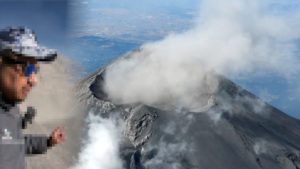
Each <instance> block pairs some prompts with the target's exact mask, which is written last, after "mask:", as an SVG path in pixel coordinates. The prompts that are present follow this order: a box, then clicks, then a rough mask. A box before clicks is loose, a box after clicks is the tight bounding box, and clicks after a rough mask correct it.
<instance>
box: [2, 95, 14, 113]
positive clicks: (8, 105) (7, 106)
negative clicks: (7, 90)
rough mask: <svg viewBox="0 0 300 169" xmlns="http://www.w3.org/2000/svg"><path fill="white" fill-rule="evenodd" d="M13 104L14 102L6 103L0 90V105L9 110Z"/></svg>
mask: <svg viewBox="0 0 300 169" xmlns="http://www.w3.org/2000/svg"><path fill="white" fill-rule="evenodd" d="M14 106H15V103H8V102H6V101H5V100H4V99H3V97H2V92H0V107H1V109H3V110H5V111H9V110H10V109H11V108H13V107H14Z"/></svg>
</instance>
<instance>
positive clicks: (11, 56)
mask: <svg viewBox="0 0 300 169" xmlns="http://www.w3.org/2000/svg"><path fill="white" fill-rule="evenodd" d="M56 57H57V53H56V52H55V51H54V50H49V49H46V48H44V47H41V46H39V45H38V44H37V39H36V36H35V34H34V33H33V32H32V31H31V30H29V29H27V28H22V27H17V28H8V29H3V30H0V168H1V169H25V168H26V166H25V158H24V157H25V154H41V153H45V152H46V150H47V148H49V147H52V146H55V145H57V144H60V143H62V142H63V141H64V140H65V135H64V133H63V132H62V129H63V128H62V127H58V128H57V129H55V130H54V131H53V132H52V134H51V136H50V137H48V136H35V135H25V136H24V135H23V134H22V131H21V128H22V118H21V115H20V111H19V108H18V106H17V104H18V103H20V102H22V101H23V100H24V99H25V98H26V96H27V95H28V93H29V92H30V90H31V88H32V87H33V86H34V85H36V84H37V83H38V80H37V75H36V74H37V73H38V63H39V62H51V61H53V60H55V58H56Z"/></svg>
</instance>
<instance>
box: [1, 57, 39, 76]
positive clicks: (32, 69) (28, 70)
mask: <svg viewBox="0 0 300 169" xmlns="http://www.w3.org/2000/svg"><path fill="white" fill-rule="evenodd" d="M3 61H4V62H5V63H7V64H16V65H20V66H21V68H22V73H23V75H24V76H25V77H29V76H30V75H31V74H32V73H38V71H39V66H38V65H36V64H31V63H28V62H21V61H16V60H14V59H12V58H10V57H3Z"/></svg>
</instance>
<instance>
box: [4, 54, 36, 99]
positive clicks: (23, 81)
mask: <svg viewBox="0 0 300 169" xmlns="http://www.w3.org/2000/svg"><path fill="white" fill-rule="evenodd" d="M12 59H14V60H15V61H17V62H22V63H30V64H37V61H36V60H35V59H29V58H25V57H22V56H12ZM37 82H38V81H37V76H36V73H34V72H33V73H32V74H30V75H29V76H28V77H26V76H25V75H24V65H23V66H22V64H12V63H6V62H5V59H3V57H0V89H1V91H2V95H3V98H4V99H6V100H7V101H8V102H12V103H14V102H19V101H23V100H24V99H25V98H26V96H27V94H28V93H29V92H30V90H31V88H32V87H33V86H34V85H36V84H37Z"/></svg>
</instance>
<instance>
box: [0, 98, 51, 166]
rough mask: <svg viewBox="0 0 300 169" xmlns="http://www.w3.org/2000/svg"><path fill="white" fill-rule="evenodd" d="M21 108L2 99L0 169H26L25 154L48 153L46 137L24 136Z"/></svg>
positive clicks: (0, 113) (0, 101)
mask: <svg viewBox="0 0 300 169" xmlns="http://www.w3.org/2000/svg"><path fill="white" fill-rule="evenodd" d="M21 120H22V118H21V114H20V110H19V107H18V106H16V105H10V104H7V103H5V102H4V101H3V100H2V99H0V169H25V168H26V164H25V154H41V153H45V152H46V151H47V147H48V146H47V141H48V137H47V136H46V135H41V136H36V135H23V133H22V128H21V127H22V126H21V125H22V124H21Z"/></svg>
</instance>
